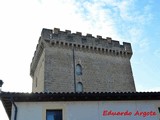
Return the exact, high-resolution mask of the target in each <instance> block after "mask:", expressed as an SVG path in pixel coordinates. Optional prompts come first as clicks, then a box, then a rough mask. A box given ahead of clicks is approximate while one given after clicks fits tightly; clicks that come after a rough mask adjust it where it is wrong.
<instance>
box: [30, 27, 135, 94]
mask: <svg viewBox="0 0 160 120" xmlns="http://www.w3.org/2000/svg"><path fill="white" fill-rule="evenodd" d="M131 56H132V48H131V44H130V43H126V42H123V45H120V43H119V41H115V40H112V39H111V38H109V37H107V38H106V39H104V38H102V37H101V36H97V37H93V36H92V35H91V34H87V35H86V36H83V35H82V34H81V33H80V32H76V33H71V31H69V30H66V31H60V29H58V28H54V30H50V29H43V30H42V33H41V37H40V39H39V43H38V45H37V48H36V51H35V53H34V57H33V59H32V63H31V67H30V74H31V77H32V79H33V87H32V91H33V92H76V91H77V89H79V86H78V83H81V86H80V89H83V90H82V91H83V92H135V91H136V89H135V84H134V79H133V74H132V69H131V64H130V58H131ZM77 65H80V68H76V66H77ZM76 70H77V71H78V70H79V71H80V72H81V74H79V75H78V74H76Z"/></svg>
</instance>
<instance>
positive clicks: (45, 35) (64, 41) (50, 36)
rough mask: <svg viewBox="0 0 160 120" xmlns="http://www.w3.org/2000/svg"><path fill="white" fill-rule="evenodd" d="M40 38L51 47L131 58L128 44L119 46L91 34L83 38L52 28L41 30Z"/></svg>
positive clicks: (80, 35)
mask: <svg viewBox="0 0 160 120" xmlns="http://www.w3.org/2000/svg"><path fill="white" fill-rule="evenodd" d="M41 37H42V39H44V40H45V41H48V42H50V43H51V44H52V45H55V44H60V45H68V46H73V47H80V48H84V49H85V48H86V49H93V50H96V51H97V50H98V51H110V52H113V53H115V54H117V55H118V54H121V53H122V54H126V55H127V56H129V57H131V56H132V48H131V44H130V43H126V42H123V45H120V43H119V41H116V40H112V38H110V37H107V38H102V36H99V35H97V37H94V36H92V34H87V35H86V36H83V35H82V33H81V32H76V33H71V31H70V30H65V31H60V29H59V28H54V29H53V30H50V29H43V30H42V33H41Z"/></svg>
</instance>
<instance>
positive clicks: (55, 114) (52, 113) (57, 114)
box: [46, 110, 62, 120]
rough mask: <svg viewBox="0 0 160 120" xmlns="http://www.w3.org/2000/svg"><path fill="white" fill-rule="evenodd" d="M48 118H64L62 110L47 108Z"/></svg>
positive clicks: (50, 119) (56, 119) (55, 119)
mask: <svg viewBox="0 0 160 120" xmlns="http://www.w3.org/2000/svg"><path fill="white" fill-rule="evenodd" d="M46 120H62V110H47V111H46Z"/></svg>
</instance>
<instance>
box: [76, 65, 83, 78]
mask: <svg viewBox="0 0 160 120" xmlns="http://www.w3.org/2000/svg"><path fill="white" fill-rule="evenodd" d="M76 74H77V75H82V66H81V65H80V64H77V65H76Z"/></svg>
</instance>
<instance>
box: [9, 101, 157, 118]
mask: <svg viewBox="0 0 160 120" xmlns="http://www.w3.org/2000/svg"><path fill="white" fill-rule="evenodd" d="M15 104H16V105H17V108H18V113H17V120H45V119H46V111H47V110H62V117H63V120H159V119H160V116H159V111H158V108H159V106H160V103H159V101H156V100H152V101H147V100H145V101H87V102H86V101H78V102H75V101H71V102H67V101H66V102H16V103H15ZM113 112H114V113H115V112H116V113H117V115H114V113H113ZM118 112H119V114H118ZM120 113H121V115H120ZM11 120H14V107H12V117H11Z"/></svg>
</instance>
